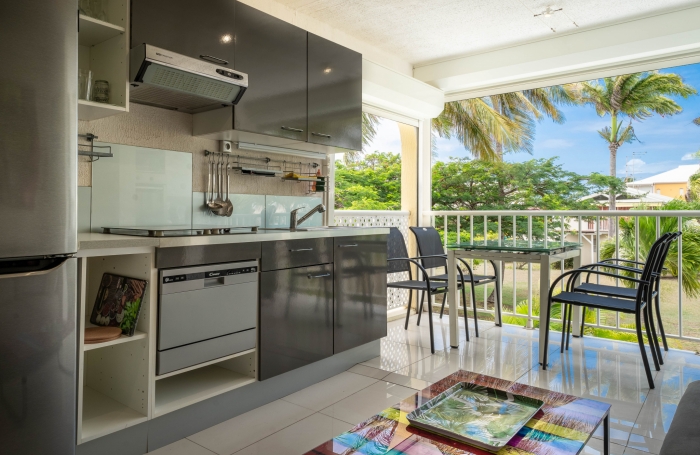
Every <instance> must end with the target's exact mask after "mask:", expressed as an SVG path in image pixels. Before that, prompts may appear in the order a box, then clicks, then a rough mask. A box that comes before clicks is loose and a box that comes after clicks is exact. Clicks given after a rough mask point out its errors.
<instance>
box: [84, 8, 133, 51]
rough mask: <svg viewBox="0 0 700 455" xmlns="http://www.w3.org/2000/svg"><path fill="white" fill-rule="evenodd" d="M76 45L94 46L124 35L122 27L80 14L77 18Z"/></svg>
mask: <svg viewBox="0 0 700 455" xmlns="http://www.w3.org/2000/svg"><path fill="white" fill-rule="evenodd" d="M78 26H79V30H80V33H78V44H79V45H81V46H88V47H89V46H94V45H96V44H100V43H102V42H105V41H107V40H108V39H111V38H114V37H115V36H118V35H121V34H122V33H124V27H120V26H118V25H114V24H110V23H109V22H105V21H101V20H99V19H95V18H93V17H89V16H85V15H83V14H81V15H80V16H79V17H78Z"/></svg>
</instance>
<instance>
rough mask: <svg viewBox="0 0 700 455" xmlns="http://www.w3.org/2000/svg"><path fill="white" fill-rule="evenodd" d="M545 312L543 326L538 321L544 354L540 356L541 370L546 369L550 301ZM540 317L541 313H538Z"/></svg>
mask: <svg viewBox="0 0 700 455" xmlns="http://www.w3.org/2000/svg"><path fill="white" fill-rule="evenodd" d="M547 308H548V309H547V313H546V314H545V315H544V327H542V325H541V323H540V330H542V329H543V328H544V356H543V357H542V370H546V369H547V361H548V357H549V318H550V316H551V313H552V302H551V301H550V302H549V305H547ZM540 317H542V315H541V314H540Z"/></svg>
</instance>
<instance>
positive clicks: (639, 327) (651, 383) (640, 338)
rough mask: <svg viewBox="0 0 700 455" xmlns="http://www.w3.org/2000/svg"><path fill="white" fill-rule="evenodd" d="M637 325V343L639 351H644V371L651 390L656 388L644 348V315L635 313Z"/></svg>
mask: <svg viewBox="0 0 700 455" xmlns="http://www.w3.org/2000/svg"><path fill="white" fill-rule="evenodd" d="M634 318H635V325H636V327H637V342H638V343H639V350H640V351H642V363H644V371H645V372H646V374H647V381H648V382H649V388H650V389H653V388H654V379H653V378H652V377H651V368H649V359H648V358H647V350H646V347H645V346H644V337H643V336H642V315H641V314H639V313H635V315H634Z"/></svg>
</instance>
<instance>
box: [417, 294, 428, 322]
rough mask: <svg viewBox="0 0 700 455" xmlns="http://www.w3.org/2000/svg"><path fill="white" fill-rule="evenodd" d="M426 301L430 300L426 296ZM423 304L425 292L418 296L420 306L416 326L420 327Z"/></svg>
mask: <svg viewBox="0 0 700 455" xmlns="http://www.w3.org/2000/svg"><path fill="white" fill-rule="evenodd" d="M428 300H430V296H428ZM423 302H425V291H423V292H422V293H421V295H420V305H419V306H418V321H417V322H416V325H420V317H421V316H423Z"/></svg>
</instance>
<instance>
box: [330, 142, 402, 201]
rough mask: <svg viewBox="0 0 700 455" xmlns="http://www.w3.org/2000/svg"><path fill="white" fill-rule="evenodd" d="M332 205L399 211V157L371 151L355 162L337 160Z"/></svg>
mask: <svg viewBox="0 0 700 455" xmlns="http://www.w3.org/2000/svg"><path fill="white" fill-rule="evenodd" d="M335 208H336V209H338V210H401V156H400V155H398V154H393V153H381V152H374V153H371V154H369V155H365V156H364V157H361V158H360V159H358V160H357V161H354V162H349V163H344V162H341V161H338V162H336V170H335Z"/></svg>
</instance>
